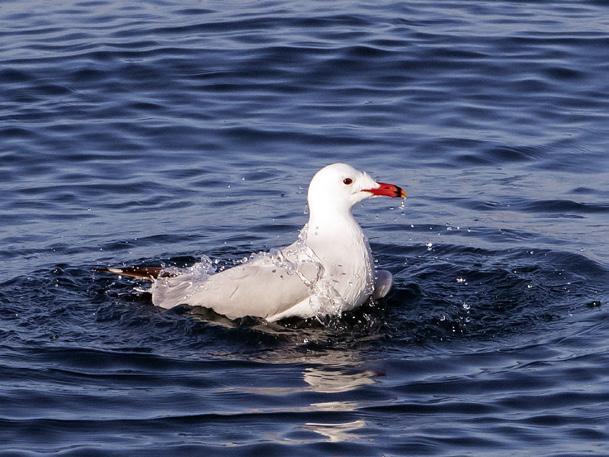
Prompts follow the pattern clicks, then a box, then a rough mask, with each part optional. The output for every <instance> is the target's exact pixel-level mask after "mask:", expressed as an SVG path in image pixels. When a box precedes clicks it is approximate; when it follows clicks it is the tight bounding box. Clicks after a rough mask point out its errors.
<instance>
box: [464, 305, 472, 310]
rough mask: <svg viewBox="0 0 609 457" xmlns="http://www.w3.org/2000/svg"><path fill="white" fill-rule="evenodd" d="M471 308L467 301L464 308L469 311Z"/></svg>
mask: <svg viewBox="0 0 609 457" xmlns="http://www.w3.org/2000/svg"><path fill="white" fill-rule="evenodd" d="M470 308H471V306H470V305H468V304H467V303H463V309H464V310H466V311H468V310H469V309H470Z"/></svg>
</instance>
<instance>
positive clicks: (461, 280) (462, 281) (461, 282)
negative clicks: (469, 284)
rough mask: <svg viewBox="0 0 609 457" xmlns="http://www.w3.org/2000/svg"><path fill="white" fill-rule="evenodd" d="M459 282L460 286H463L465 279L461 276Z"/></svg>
mask: <svg viewBox="0 0 609 457" xmlns="http://www.w3.org/2000/svg"><path fill="white" fill-rule="evenodd" d="M457 282H458V283H459V284H463V283H464V282H465V278H462V277H461V276H459V277H458V278H457Z"/></svg>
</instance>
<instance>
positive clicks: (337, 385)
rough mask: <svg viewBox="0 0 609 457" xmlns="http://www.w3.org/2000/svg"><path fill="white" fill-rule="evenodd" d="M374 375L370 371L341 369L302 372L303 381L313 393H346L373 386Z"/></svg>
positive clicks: (316, 369) (317, 368) (307, 369)
mask: <svg viewBox="0 0 609 457" xmlns="http://www.w3.org/2000/svg"><path fill="white" fill-rule="evenodd" d="M375 374H376V373H375V372H374V371H372V370H365V371H352V370H345V369H344V368H342V367H332V368H327V367H324V366H321V367H308V368H306V369H305V371H304V381H305V382H306V383H307V384H308V385H309V386H310V387H311V389H312V390H313V391H315V392H321V393H336V392H348V391H350V390H354V389H357V388H358V387H361V386H365V385H370V384H374V379H373V378H374V376H375Z"/></svg>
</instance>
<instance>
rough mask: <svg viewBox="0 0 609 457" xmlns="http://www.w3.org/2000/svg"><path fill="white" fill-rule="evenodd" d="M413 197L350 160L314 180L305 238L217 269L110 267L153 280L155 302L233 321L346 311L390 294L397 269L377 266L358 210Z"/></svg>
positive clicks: (329, 168) (334, 313) (118, 272)
mask: <svg viewBox="0 0 609 457" xmlns="http://www.w3.org/2000/svg"><path fill="white" fill-rule="evenodd" d="M378 196H387V197H399V198H406V192H405V191H404V190H403V189H402V188H401V187H398V186H396V185H394V184H386V183H382V182H376V181H375V180H373V179H372V178H371V177H370V176H369V175H368V174H367V173H365V172H363V171H359V170H356V169H355V168H353V167H351V166H350V165H347V164H344V163H335V164H332V165H328V166H326V167H324V168H322V169H321V170H319V171H318V172H317V173H316V174H315V176H313V179H312V180H311V184H310V185H309V192H308V204H309V222H308V223H307V224H306V225H305V226H304V227H303V228H302V230H301V231H300V236H299V237H298V240H297V241H296V242H294V243H292V244H291V245H289V246H286V247H283V248H281V249H279V250H274V251H271V252H270V253H263V254H257V255H255V256H253V257H252V258H251V259H250V260H249V261H248V262H245V263H243V264H239V265H237V266H235V267H232V268H229V269H226V270H224V271H221V272H218V273H214V274H203V275H202V274H201V269H200V268H199V269H197V268H196V267H197V264H196V265H195V266H193V267H191V268H188V269H168V270H163V269H161V268H158V267H130V268H108V269H107V270H106V271H109V272H112V273H116V274H119V275H124V276H130V277H136V278H143V279H149V280H152V281H153V283H152V287H151V289H150V292H151V293H152V302H153V303H154V304H155V305H156V306H160V307H162V308H166V309H169V308H173V307H174V306H177V305H181V304H187V305H190V306H203V307H206V308H211V309H212V310H213V311H215V312H216V313H218V314H222V315H224V316H226V317H228V318H229V319H236V318H239V317H244V316H255V317H260V318H263V319H266V320H267V321H269V322H274V321H278V320H280V319H283V318H286V317H293V316H298V317H301V318H308V317H314V316H323V315H339V314H340V313H342V312H344V311H349V310H352V309H354V308H357V307H358V306H360V305H362V304H363V303H365V302H366V301H367V300H368V299H369V298H370V297H372V298H374V299H378V298H382V297H384V296H386V295H387V293H388V292H389V289H390V288H391V284H392V282H393V280H392V276H391V273H390V272H389V271H386V270H375V269H374V260H373V257H372V253H371V251H370V245H369V244H368V240H367V239H366V236H365V235H364V232H363V231H362V229H361V227H360V226H359V224H358V223H357V221H356V220H355V218H354V217H353V214H352V208H353V206H354V205H355V204H357V203H359V202H361V201H362V200H365V199H367V198H370V197H378Z"/></svg>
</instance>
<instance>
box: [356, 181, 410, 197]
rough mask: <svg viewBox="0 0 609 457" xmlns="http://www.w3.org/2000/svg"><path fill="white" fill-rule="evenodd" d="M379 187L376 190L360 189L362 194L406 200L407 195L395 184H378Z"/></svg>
mask: <svg viewBox="0 0 609 457" xmlns="http://www.w3.org/2000/svg"><path fill="white" fill-rule="evenodd" d="M378 184H379V186H380V187H377V188H376V189H362V190H363V191H364V192H370V193H371V194H373V195H378V196H381V195H382V196H385V197H400V198H406V196H407V195H408V194H407V193H406V191H405V190H404V189H402V188H401V187H400V186H396V185H395V184H387V183H384V182H379V183H378Z"/></svg>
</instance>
